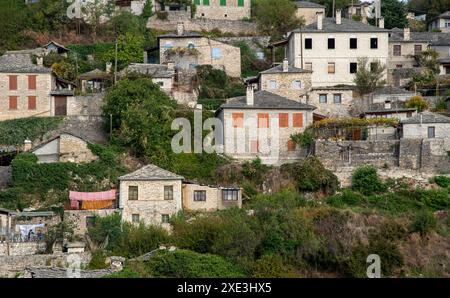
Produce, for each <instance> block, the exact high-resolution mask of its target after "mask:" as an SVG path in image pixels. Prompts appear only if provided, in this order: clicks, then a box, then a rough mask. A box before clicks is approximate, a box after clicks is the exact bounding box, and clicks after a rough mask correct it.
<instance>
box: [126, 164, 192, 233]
mask: <svg viewBox="0 0 450 298" xmlns="http://www.w3.org/2000/svg"><path fill="white" fill-rule="evenodd" d="M183 179H184V178H183V177H182V176H179V175H176V174H174V173H171V172H169V171H167V170H164V169H161V168H159V167H157V166H155V165H151V164H150V165H146V166H144V167H142V168H141V169H139V170H137V171H135V172H133V173H130V174H127V175H124V176H121V177H119V209H121V212H122V220H123V221H127V222H132V223H139V222H143V223H145V224H152V225H161V226H163V227H167V228H168V227H169V226H170V225H169V219H170V216H172V215H174V214H176V213H177V212H178V211H180V210H181V209H182V199H181V197H182V187H181V184H182V180H183Z"/></svg>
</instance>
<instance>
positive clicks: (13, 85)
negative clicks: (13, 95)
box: [8, 76, 17, 90]
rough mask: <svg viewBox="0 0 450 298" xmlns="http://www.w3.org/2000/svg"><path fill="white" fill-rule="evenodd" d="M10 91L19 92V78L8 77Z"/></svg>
mask: <svg viewBox="0 0 450 298" xmlns="http://www.w3.org/2000/svg"><path fill="white" fill-rule="evenodd" d="M8 78H9V90H17V76H8Z"/></svg>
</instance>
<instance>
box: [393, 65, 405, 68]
mask: <svg viewBox="0 0 450 298" xmlns="http://www.w3.org/2000/svg"><path fill="white" fill-rule="evenodd" d="M395 68H403V64H396V65H395Z"/></svg>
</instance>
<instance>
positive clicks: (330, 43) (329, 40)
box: [328, 38, 336, 49]
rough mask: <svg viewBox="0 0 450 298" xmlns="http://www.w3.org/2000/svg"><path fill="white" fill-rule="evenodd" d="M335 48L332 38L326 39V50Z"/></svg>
mask: <svg viewBox="0 0 450 298" xmlns="http://www.w3.org/2000/svg"><path fill="white" fill-rule="evenodd" d="M335 47H336V42H335V39H334V38H328V49H334V48H335Z"/></svg>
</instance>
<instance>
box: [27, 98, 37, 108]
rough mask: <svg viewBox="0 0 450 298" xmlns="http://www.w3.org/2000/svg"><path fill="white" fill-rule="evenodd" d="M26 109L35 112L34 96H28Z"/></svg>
mask: <svg viewBox="0 0 450 298" xmlns="http://www.w3.org/2000/svg"><path fill="white" fill-rule="evenodd" d="M28 109H29V110H36V96H28Z"/></svg>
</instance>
